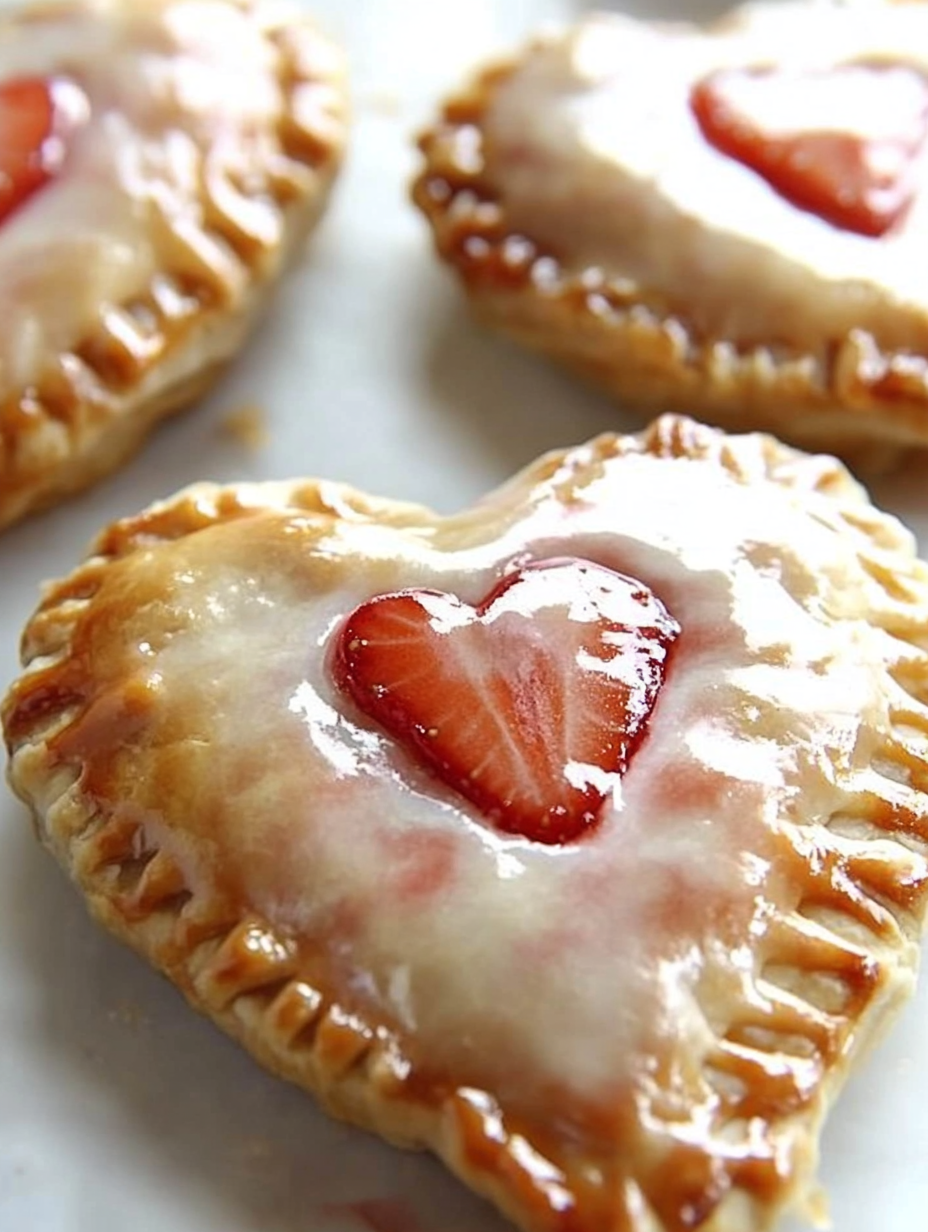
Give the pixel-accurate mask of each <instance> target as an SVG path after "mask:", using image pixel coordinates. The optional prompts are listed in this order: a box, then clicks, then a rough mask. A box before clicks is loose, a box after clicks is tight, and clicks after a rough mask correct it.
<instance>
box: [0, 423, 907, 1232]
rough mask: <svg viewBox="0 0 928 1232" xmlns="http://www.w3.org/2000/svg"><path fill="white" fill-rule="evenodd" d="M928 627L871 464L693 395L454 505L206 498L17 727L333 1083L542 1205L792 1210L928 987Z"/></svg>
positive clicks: (136, 920)
mask: <svg viewBox="0 0 928 1232" xmlns="http://www.w3.org/2000/svg"><path fill="white" fill-rule="evenodd" d="M926 646H928V570H926V568H925V566H924V565H922V564H920V563H919V562H918V561H917V560H916V559H915V558H914V555H913V546H912V540H911V537H910V536H909V535H908V534H907V533H906V532H905V531H904V530H903V529H902V527H901V526H899V524H898V523H896V522H895V521H894V520H893V519H891V518H889V517H886V516H884V515H882V514H881V513H879V512H878V511H877V510H876V509H874V508H873V507H872V506H871V505H870V504H869V502H868V501H867V499H866V496H865V495H864V493H863V491H862V489H861V488H859V487H858V486H857V485H856V484H855V483H854V482H853V481H852V480H851V479H850V478H849V476H848V474H847V472H846V471H844V470H843V469H842V468H841V467H840V466H839V465H838V464H837V463H835V462H834V461H832V460H831V459H828V458H816V457H812V456H806V455H803V454H799V453H796V452H794V451H792V450H790V449H787V448H786V447H783V446H780V445H778V444H776V443H775V442H774V441H773V440H772V439H771V438H768V437H760V436H756V437H751V436H746V437H726V436H725V435H723V434H722V433H720V432H718V431H716V430H714V429H710V428H704V427H700V426H697V425H696V424H694V423H693V422H692V421H690V420H686V419H679V418H674V417H665V418H663V419H661V420H659V421H658V422H657V423H656V424H655V425H654V426H653V427H652V428H651V429H650V430H649V431H647V432H646V433H645V434H643V435H642V436H640V437H614V436H607V437H603V438H601V439H599V440H596V441H594V442H592V444H590V445H588V446H586V447H584V448H579V449H575V450H573V451H571V452H568V453H563V454H554V455H550V456H548V457H545V458H542V459H541V460H540V461H539V462H537V463H536V464H535V465H534V466H532V467H530V468H529V469H528V470H527V471H525V472H524V473H523V474H521V475H518V476H516V478H515V479H513V480H512V481H511V482H510V483H509V484H508V485H506V486H505V487H504V488H502V489H501V490H500V491H499V492H497V493H496V494H495V495H493V496H492V497H490V498H489V499H488V500H485V501H483V502H481V503H480V504H479V505H477V506H475V507H474V508H473V509H471V510H469V511H467V512H464V513H461V514H459V515H457V516H455V517H447V518H441V517H437V516H435V515H434V514H432V513H429V512H428V511H427V510H425V509H421V508H418V507H415V506H410V505H399V504H396V503H391V502H388V501H382V500H376V499H373V498H370V497H366V496H362V495H360V494H359V493H357V492H354V491H352V490H350V489H347V488H344V487H339V486H338V485H335V484H331V483H319V482H310V481H299V482H294V483H269V484H260V485H243V486H239V487H232V488H217V487H214V486H211V485H201V486H197V487H194V488H192V489H189V490H187V491H185V492H181V493H180V494H179V495H177V496H176V497H174V498H173V499H171V500H168V501H166V502H164V503H163V504H160V505H157V506H155V507H153V508H151V509H149V510H148V511H146V512H143V513H142V514H140V515H139V516H138V517H135V518H129V519H127V520H125V521H122V522H119V523H116V524H115V525H114V526H111V527H110V528H109V529H107V530H106V531H104V532H103V533H102V535H101V536H100V538H99V539H98V541H97V543H96V547H95V550H94V552H93V555H91V556H90V557H89V558H88V559H87V560H85V561H84V563H83V564H82V565H80V567H79V568H78V569H77V570H76V572H74V573H73V574H72V575H71V576H70V577H68V578H66V579H65V580H63V581H61V582H59V583H57V584H56V585H53V586H52V587H51V588H50V589H49V590H48V592H47V594H46V597H45V599H44V602H43V603H42V606H41V607H40V608H39V610H38V612H37V613H36V615H35V616H34V617H33V619H32V620H31V622H30V624H29V626H28V628H27V630H26V633H25V638H24V641H23V647H24V658H25V663H26V668H25V671H24V674H23V675H22V677H21V678H20V679H19V680H18V681H17V682H16V683H15V684H14V685H13V686H12V689H11V691H10V693H9V695H8V696H7V698H6V701H5V703H4V704H3V707H2V720H3V727H4V734H5V738H6V741H7V745H8V748H9V751H10V757H11V760H10V771H9V772H10V781H11V783H12V785H13V787H14V789H15V790H16V791H17V792H18V793H19V794H20V795H21V796H22V797H23V799H24V800H26V801H27V802H28V803H29V805H30V806H31V808H32V810H33V812H34V814H35V817H36V820H37V825H38V830H39V833H40V835H41V837H42V840H43V842H44V843H45V844H46V845H47V846H48V847H49V848H50V849H51V851H52V852H53V853H54V854H55V855H56V856H57V858H58V859H59V860H60V861H61V862H62V863H63V865H64V866H65V867H66V869H67V870H68V871H69V873H70V875H71V876H72V878H73V879H74V880H75V882H76V883H77V885H78V886H79V887H80V888H81V890H82V891H83V893H84V894H85V895H86V897H87V900H88V902H89V905H90V908H91V910H92V911H93V913H94V914H95V915H96V916H97V917H98V919H100V920H101V921H102V923H103V924H105V925H106V926H107V927H108V928H110V929H111V930H112V931H113V932H115V933H116V934H117V935H118V936H120V937H122V938H123V939H124V940H125V941H127V942H128V943H129V944H131V945H132V946H134V947H135V948H137V949H138V950H139V951H141V953H143V954H144V955H146V956H147V957H148V958H149V959H150V960H151V961H152V962H153V963H154V964H155V965H156V966H158V967H159V968H160V969H161V970H163V971H164V972H165V973H166V974H167V975H168V976H169V977H170V978H171V979H172V980H173V981H174V983H175V984H176V985H177V986H178V987H179V988H180V989H181V990H182V991H183V993H184V994H185V995H186V997H187V998H188V999H189V1000H190V1001H191V1002H192V1003H193V1004H194V1005H196V1006H198V1007H199V1008H200V1009H202V1010H203V1011H205V1012H206V1013H208V1014H209V1015H211V1017H212V1018H213V1019H214V1020H215V1021H216V1022H217V1023H218V1024H219V1025H221V1026H222V1027H223V1028H224V1029H225V1030H227V1031H229V1032H230V1033H231V1034H232V1035H234V1036H235V1037H236V1038H237V1039H239V1040H240V1041H241V1042H242V1043H243V1044H244V1045H245V1046H246V1047H247V1048H248V1049H250V1051H251V1052H252V1053H253V1054H254V1055H255V1056H256V1057H257V1058H258V1059H259V1060H260V1061H261V1062H263V1064H265V1065H266V1066H268V1067H269V1068H270V1069H271V1070H273V1071H275V1072H276V1073H278V1074H281V1075H283V1076H285V1077H287V1078H289V1079H292V1080H293V1081H295V1082H297V1083H299V1084H301V1085H302V1086H304V1087H305V1088H306V1089H307V1090H309V1091H311V1092H313V1093H314V1094H315V1095H316V1096H317V1097H318V1098H319V1100H320V1101H321V1102H322V1103H323V1105H324V1106H325V1107H326V1108H328V1109H329V1110H330V1111H331V1112H332V1113H334V1114H335V1115H337V1116H340V1117H344V1118H346V1119H348V1120H351V1121H353V1122H355V1123H357V1124H359V1125H362V1126H365V1127H367V1128H370V1129H373V1130H375V1131H377V1132H379V1133H381V1134H383V1135H384V1136H385V1137H387V1138H388V1139H390V1140H391V1141H393V1142H397V1143H400V1144H405V1145H408V1146H426V1147H429V1148H431V1149H432V1150H434V1151H435V1152H437V1153H438V1154H439V1155H440V1156H441V1157H442V1158H443V1159H444V1160H445V1161H446V1162H447V1164H448V1165H449V1166H450V1167H451V1168H452V1169H453V1170H454V1171H455V1172H456V1173H457V1174H458V1175H459V1176H460V1177H461V1178H462V1179H463V1180H465V1181H466V1182H467V1183H469V1184H470V1185H471V1186H472V1187H473V1188H474V1189H475V1190H477V1191H478V1192H479V1193H481V1194H484V1195H486V1196H487V1197H488V1198H490V1199H491V1200H492V1201H493V1202H495V1203H496V1204H497V1206H498V1207H499V1208H500V1209H501V1210H502V1211H503V1212H505V1213H506V1214H507V1215H508V1216H509V1217H510V1218H511V1219H512V1220H514V1221H515V1223H516V1224H517V1225H518V1226H519V1227H520V1228H522V1229H524V1230H526V1232H685V1230H686V1229H703V1230H704V1232H746V1230H747V1229H752V1230H755V1229H756V1230H757V1232H760V1230H761V1229H764V1228H768V1227H769V1226H770V1224H771V1223H772V1221H773V1220H774V1219H775V1218H776V1216H777V1215H779V1213H780V1212H781V1211H782V1210H783V1209H785V1208H786V1207H788V1206H792V1205H796V1204H799V1205H801V1204H803V1203H804V1202H807V1201H808V1200H809V1198H810V1195H814V1192H815V1189H814V1172H815V1163H816V1156H817V1141H818V1134H819V1130H820V1127H821V1123H822V1120H823V1117H824V1114H825V1112H826V1110H827V1108H828V1106H829V1104H830V1102H831V1101H832V1099H833V1097H834V1096H835V1095H836V1093H837V1091H838V1088H839V1087H840V1085H841V1083H842V1081H843V1080H844V1078H845V1077H846V1075H847V1073H848V1070H849V1067H850V1066H851V1065H852V1064H853V1062H854V1061H855V1060H856V1058H857V1056H858V1055H859V1053H860V1052H861V1051H862V1049H863V1047H864V1045H865V1044H866V1043H867V1042H868V1041H869V1040H870V1039H871V1037H872V1035H873V1033H874V1032H875V1031H878V1030H879V1029H880V1028H881V1027H882V1026H883V1025H884V1024H885V1022H886V1021H887V1020H888V1018H889V1017H891V1015H892V1013H893V1012H894V1010H895V1009H896V1008H897V1006H898V1005H899V1004H900V1003H901V1001H902V1000H903V999H904V998H905V996H906V995H907V994H908V992H909V991H910V990H911V987H912V982H913V972H914V969H915V964H916V959H917V941H918V937H919V934H920V932H921V929H922V927H923V924H924V921H925V912H926V904H928V797H926V794H925V792H926V789H928V653H926V649H925V648H926Z"/></svg>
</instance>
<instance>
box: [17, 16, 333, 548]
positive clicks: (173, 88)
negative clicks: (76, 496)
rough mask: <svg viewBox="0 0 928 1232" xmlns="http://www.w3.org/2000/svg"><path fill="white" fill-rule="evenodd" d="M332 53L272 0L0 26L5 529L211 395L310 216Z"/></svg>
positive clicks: (324, 173) (318, 186) (316, 209)
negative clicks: (204, 394) (159, 422)
mask: <svg viewBox="0 0 928 1232" xmlns="http://www.w3.org/2000/svg"><path fill="white" fill-rule="evenodd" d="M343 91H344V84H343V73H342V67H341V62H340V57H339V55H338V54H337V53H336V52H335V50H334V49H333V48H332V47H331V46H330V45H329V44H328V43H327V42H325V41H324V40H323V39H322V38H321V37H320V36H319V35H318V34H317V33H316V32H315V31H314V29H313V28H312V27H311V26H310V25H309V23H308V22H307V21H306V19H305V18H304V17H303V16H302V15H301V14H300V13H299V12H297V11H296V10H293V9H289V10H288V9H287V8H286V6H281V5H280V4H276V3H270V2H269V0H99V2H95V3H92V2H91V0H52V2H51V3H48V4H43V5H41V6H37V7H35V8H32V9H25V10H23V11H22V12H19V13H16V14H14V15H12V16H10V15H5V16H4V17H2V19H0V317H2V320H3V336H2V341H0V526H3V525H5V524H7V523H9V522H12V521H14V520H16V519H17V518H19V517H21V516H23V515H24V514H26V513H28V512H30V511H31V510H34V509H37V508H40V507H42V506H44V505H47V504H50V503H52V502H54V501H56V500H58V499H60V498H61V497H63V496H65V495H66V494H68V493H70V492H73V491H76V490H78V489H79V488H82V487H84V486H85V485H86V484H88V483H91V482H92V481H93V480H94V479H96V478H97V477H99V476H101V475H103V474H105V473H106V472H107V471H109V470H111V469H113V468H114V467H115V466H117V465H118V464H119V463H120V462H121V461H122V460H123V459H124V458H125V457H126V456H127V455H128V454H129V453H131V452H132V451H133V450H134V449H135V448H136V447H137V446H138V445H139V444H140V443H141V441H142V439H143V438H144V436H145V435H146V433H147V432H148V431H149V430H150V428H151V427H152V426H153V424H154V423H155V422H156V421H157V420H159V419H160V418H162V417H163V416H165V415H167V414H169V413H171V412H172V411H175V410H178V409H180V408H181V407H182V406H184V405H186V404H188V403H189V402H190V401H191V400H193V399H194V398H196V397H197V396H198V395H199V394H201V393H202V392H204V391H205V390H206V389H207V388H208V387H209V385H210V384H211V383H212V381H213V380H214V379H215V377H216V375H217V374H218V373H219V371H220V370H221V368H222V367H223V365H224V364H225V363H226V362H227V361H228V360H229V359H231V358H232V356H233V355H234V354H235V352H236V351H237V350H238V348H239V346H240V345H241V343H242V342H243V340H244V338H245V336H246V335H247V333H248V331H249V330H250V328H251V326H252V325H253V323H254V321H255V320H256V318H257V315H258V313H259V312H260V309H261V307H262V305H263V303H264V301H265V299H266V296H267V293H268V292H269V290H270V289H271V287H272V285H273V283H274V282H275V280H276V279H277V276H278V274H279V273H280V272H281V270H282V269H283V268H284V267H285V265H286V264H287V262H288V260H289V258H290V255H291V254H294V253H296V251H297V250H298V249H299V247H300V246H301V244H302V242H303V240H304V238H305V236H306V234H307V232H308V231H309V229H310V228H311V227H312V225H313V223H314V222H315V221H316V219H317V217H318V216H319V214H320V212H321V210H322V208H323V205H324V202H325V198H326V195H327V192H328V188H329V185H330V182H331V180H332V177H333V175H334V172H335V169H336V165H337V163H338V159H339V156H340V152H341V147H342V144H343V127H344V119H343V113H344V99H343Z"/></svg>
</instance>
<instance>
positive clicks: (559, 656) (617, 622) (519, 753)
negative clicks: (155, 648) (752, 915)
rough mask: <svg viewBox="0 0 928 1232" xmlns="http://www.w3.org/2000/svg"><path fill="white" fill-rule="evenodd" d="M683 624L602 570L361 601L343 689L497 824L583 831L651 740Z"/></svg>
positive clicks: (580, 568)
mask: <svg viewBox="0 0 928 1232" xmlns="http://www.w3.org/2000/svg"><path fill="white" fill-rule="evenodd" d="M679 631H680V630H679V625H678V624H677V623H676V621H675V620H674V619H673V617H672V616H670V614H669V613H668V612H667V610H666V608H665V607H664V606H663V604H662V603H661V602H660V600H659V599H657V598H656V597H655V596H654V595H653V594H652V593H651V592H650V591H649V590H648V589H647V588H646V587H645V586H643V585H642V584H641V583H640V582H637V581H635V580H634V579H632V578H629V577H626V576H625V575H624V574H620V573H616V572H614V571H613V570H611V569H606V568H604V567H602V566H600V565H595V564H592V563H590V562H588V561H582V560H574V559H557V560H551V561H542V562H539V563H537V564H533V565H529V566H526V567H525V568H523V569H521V570H519V571H517V572H515V573H511V574H509V575H507V576H505V577H504V578H503V579H502V580H501V581H500V582H499V583H498V584H497V585H496V587H495V588H494V589H493V590H492V591H491V592H490V594H489V595H488V596H487V597H486V598H485V599H484V600H483V601H482V602H481V603H480V604H479V605H477V606H476V607H473V606H471V605H470V604H467V603H465V602H463V601H462V600H461V599H459V598H457V597H456V596H455V595H451V594H447V593H444V592H440V591H432V590H405V591H397V592H394V593H392V594H386V595H379V596H377V597H376V598H374V599H371V600H370V601H368V602H367V603H364V604H362V605H361V606H360V607H359V608H357V609H356V610H355V611H354V612H353V613H352V615H351V616H350V617H349V618H348V619H347V621H346V622H345V624H344V625H343V626H342V628H341V630H340V633H339V635H338V639H337V642H336V646H335V658H334V675H335V679H336V682H337V684H338V685H339V687H340V688H341V689H343V690H344V691H345V692H346V693H348V694H349V695H350V696H351V698H352V699H353V700H354V702H355V703H356V704H357V705H358V706H359V707H360V709H361V710H362V711H363V712H364V713H365V714H366V715H368V716H369V717H370V718H372V719H374V720H375V721H376V722H377V723H379V724H380V725H381V726H382V727H383V728H385V729H386V731H387V732H389V733H390V734H391V735H392V736H393V737H394V738H395V739H397V740H398V741H399V742H400V744H402V745H403V746H404V747H405V748H406V749H407V751H409V752H411V753H412V754H413V755H414V756H415V757H416V758H417V759H418V760H419V761H420V762H421V763H423V764H424V765H425V766H426V767H428V768H429V769H430V770H431V771H432V772H433V773H435V774H437V775H438V777H439V778H440V779H441V780H442V781H443V782H444V783H446V784H447V785H448V786H449V787H451V788H453V789H454V790H456V791H458V792H459V793H460V794H461V795H462V796H464V797H465V798H466V799H467V800H469V801H470V802H471V803H472V804H474V805H476V807H477V808H478V809H480V810H481V811H482V813H483V814H484V816H485V817H486V819H487V820H488V821H489V822H490V823H491V824H492V825H493V826H495V827H496V828H497V829H499V830H501V831H504V832H507V833H510V834H516V835H520V836H522V837H523V838H527V839H533V840H535V841H537V842H542V843H568V842H572V841H574V840H576V839H578V838H580V837H581V836H582V835H583V834H585V833H586V832H587V831H588V830H589V829H590V828H591V827H592V826H593V825H594V824H595V823H596V822H597V820H598V819H599V816H600V814H601V812H602V808H603V804H604V801H605V799H606V798H607V796H608V795H609V794H610V793H611V792H612V790H613V789H614V787H615V785H616V783H617V781H618V779H619V777H620V776H621V775H622V774H623V773H624V772H625V770H626V768H627V766H628V762H629V758H630V757H631V756H632V754H633V753H634V750H635V748H636V747H637V746H638V744H639V742H640V741H641V739H642V737H643V736H644V734H645V729H646V726H647V722H648V719H649V717H650V714H651V710H652V709H653V706H654V703H655V701H656V699H657V695H658V691H659V689H660V687H661V684H662V682H663V679H664V672H665V669H666V663H667V656H668V652H669V650H670V647H671V645H672V644H673V642H674V640H675V639H676V637H677V636H678V634H679Z"/></svg>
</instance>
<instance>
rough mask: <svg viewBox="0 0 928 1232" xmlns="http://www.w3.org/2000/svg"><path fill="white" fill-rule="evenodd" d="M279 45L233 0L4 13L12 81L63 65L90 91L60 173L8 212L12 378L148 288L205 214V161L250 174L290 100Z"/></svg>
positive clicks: (4, 234) (5, 280)
mask: <svg viewBox="0 0 928 1232" xmlns="http://www.w3.org/2000/svg"><path fill="white" fill-rule="evenodd" d="M275 54H276V53H275V52H274V49H273V48H272V46H271V45H270V43H269V42H268V41H267V40H265V39H263V38H261V37H260V35H259V33H258V30H257V27H256V24H255V22H254V20H253V19H251V18H249V16H248V14H247V12H246V11H245V10H244V9H237V8H236V7H235V6H234V5H231V4H228V3H226V2H225V0H131V2H127V0H86V2H85V3H83V4H80V3H78V4H75V5H73V6H69V5H67V4H62V5H60V6H58V7H53V6H49V7H48V9H47V10H45V14H44V15H42V16H40V15H36V16H34V17H31V18H30V19H28V20H17V19H16V18H7V19H6V20H4V21H3V22H2V23H0V80H9V79H13V78H16V77H22V76H31V75H38V76H46V77H51V76H61V77H64V78H66V79H70V80H73V81H75V82H76V83H78V84H79V85H80V86H81V87H82V89H83V90H84V92H85V94H86V96H87V98H88V99H89V103H90V120H89V122H88V123H86V124H84V125H81V126H80V127H78V128H77V129H75V130H74V131H72V132H71V134H70V135H69V136H68V138H67V149H66V157H65V162H64V165H63V168H62V170H61V172H60V173H59V175H58V176H57V177H56V178H55V179H54V180H53V181H52V182H51V183H50V184H48V185H47V186H45V187H44V188H43V189H42V190H41V191H39V192H38V193H36V194H35V195H34V196H33V197H31V198H30V199H29V200H28V201H27V202H26V203H25V204H24V205H23V206H22V207H21V208H20V209H19V210H17V211H16V212H15V213H14V214H13V215H11V216H10V217H9V218H8V219H7V220H6V221H5V222H4V223H3V225H2V227H0V315H2V319H3V321H4V330H3V336H2V341H0V392H6V393H10V392H13V391H15V390H17V389H19V388H21V387H23V386H27V385H28V384H30V383H31V382H33V381H35V380H36V379H37V378H38V377H39V375H40V374H41V372H42V370H43V368H45V367H46V366H47V365H48V364H49V363H50V362H52V361H53V360H54V359H55V357H57V356H58V355H60V354H61V353H62V352H67V351H69V350H71V349H72V348H74V347H76V346H77V345H78V344H79V343H80V342H82V341H83V340H84V338H85V336H86V335H87V334H88V333H89V332H90V331H91V329H92V327H93V326H94V324H95V322H96V321H98V320H99V318H100V315H101V310H102V309H103V308H104V307H106V306H111V305H118V304H121V303H123V302H126V301H129V300H131V299H132V298H133V297H135V296H138V295H140V294H142V293H143V292H144V291H145V290H147V288H148V285H149V283H150V281H151V278H152V275H153V274H155V273H156V272H157V271H159V270H160V269H161V268H163V265H164V258H165V251H166V246H167V245H169V244H170V243H171V239H170V236H171V233H172V232H174V233H183V234H184V235H187V236H190V235H195V234H196V232H197V230H198V228H200V226H201V225H202V222H203V208H202V198H203V193H202V183H203V179H204V177H205V176H209V177H212V178H215V179H216V180H217V181H220V182H221V180H222V178H223V177H225V176H227V175H229V174H232V175H236V174H242V175H247V169H248V166H249V162H250V160H252V159H253V158H254V155H255V151H256V150H257V149H259V148H261V146H262V144H263V143H266V142H267V141H268V140H269V139H270V136H271V135H272V134H273V131H274V126H275V124H276V121H277V119H278V118H279V116H280V114H281V111H282V106H283V100H282V97H281V91H280V88H279V86H278V83H277V76H276V65H275V59H274V57H275ZM207 151H209V163H208V165H207V164H206V162H205V154H206V152H207Z"/></svg>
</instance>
